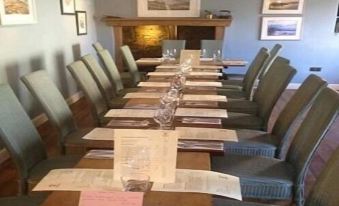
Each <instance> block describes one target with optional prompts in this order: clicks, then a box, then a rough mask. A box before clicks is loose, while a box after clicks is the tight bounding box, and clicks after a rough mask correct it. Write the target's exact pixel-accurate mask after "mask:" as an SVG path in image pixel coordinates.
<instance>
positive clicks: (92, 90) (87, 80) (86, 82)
mask: <svg viewBox="0 0 339 206" xmlns="http://www.w3.org/2000/svg"><path fill="white" fill-rule="evenodd" d="M67 69H68V70H69V72H70V73H71V75H72V76H73V78H74V79H75V81H76V82H77V83H78V85H79V86H80V88H81V90H82V91H83V92H84V94H85V97H86V99H87V101H88V102H89V103H90V105H91V112H92V115H93V118H94V120H95V122H96V123H97V125H99V126H101V125H105V124H106V123H107V119H105V118H104V115H105V113H106V112H107V111H108V109H109V107H108V106H107V104H106V101H105V99H104V97H103V96H102V94H101V92H100V90H99V87H98V86H97V84H96V82H95V80H94V78H93V76H92V75H91V73H90V72H89V71H88V69H87V68H86V65H85V63H83V62H82V61H76V62H73V63H71V64H69V65H68V66H67Z"/></svg>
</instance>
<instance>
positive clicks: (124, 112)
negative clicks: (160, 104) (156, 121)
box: [105, 109, 155, 118]
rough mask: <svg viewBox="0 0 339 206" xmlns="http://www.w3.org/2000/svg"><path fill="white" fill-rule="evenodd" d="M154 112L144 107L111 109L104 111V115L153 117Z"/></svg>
mask: <svg viewBox="0 0 339 206" xmlns="http://www.w3.org/2000/svg"><path fill="white" fill-rule="evenodd" d="M154 112H155V111H154V110H146V109H111V110H109V111H108V112H107V113H106V115H105V117H116V118H125V117H131V118H133V117H134V118H153V116H154Z"/></svg>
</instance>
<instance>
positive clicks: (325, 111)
mask: <svg viewBox="0 0 339 206" xmlns="http://www.w3.org/2000/svg"><path fill="white" fill-rule="evenodd" d="M324 105H326V106H324ZM338 109H339V95H338V93H337V92H336V91H334V90H332V89H330V88H325V89H323V90H322V91H321V92H320V94H319V95H318V97H317V98H316V99H315V101H314V103H313V105H312V106H311V108H310V110H309V112H308V113H307V115H306V117H305V119H304V121H303V122H302V123H301V125H300V127H299V128H298V129H297V131H296V134H295V136H294V138H293V141H292V143H291V145H290V147H289V149H288V153H287V155H286V159H285V160H280V159H275V158H267V157H260V156H242V155H232V154H228V155H225V156H220V157H217V156H216V157H213V158H212V171H217V172H222V173H226V174H230V175H235V176H238V177H239V178H240V185H241V193H242V196H243V197H245V198H260V199H284V200H285V199H291V198H292V197H293V199H294V201H295V203H296V205H297V206H301V205H302V203H303V202H304V196H303V195H304V181H305V175H306V172H307V170H308V167H309V164H310V161H311V159H312V157H313V155H314V153H315V151H316V149H317V148H318V146H319V144H320V142H321V141H322V140H323V138H324V137H325V135H326V133H327V131H328V129H329V127H330V126H331V125H332V123H333V122H334V120H335V118H336V117H337V114H338Z"/></svg>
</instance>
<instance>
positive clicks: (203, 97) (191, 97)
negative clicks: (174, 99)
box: [182, 94, 227, 102]
mask: <svg viewBox="0 0 339 206" xmlns="http://www.w3.org/2000/svg"><path fill="white" fill-rule="evenodd" d="M182 100H184V101H207V102H227V98H226V96H223V95H194V94H185V95H184V96H183V98H182Z"/></svg>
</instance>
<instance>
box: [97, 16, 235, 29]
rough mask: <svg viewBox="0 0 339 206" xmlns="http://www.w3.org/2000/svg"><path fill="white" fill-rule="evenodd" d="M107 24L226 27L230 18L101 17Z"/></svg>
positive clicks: (229, 22) (229, 23) (230, 20)
mask: <svg viewBox="0 0 339 206" xmlns="http://www.w3.org/2000/svg"><path fill="white" fill-rule="evenodd" d="M102 20H103V21H104V22H105V23H106V25H107V26H140V25H172V26H215V27H219V26H220V27H228V26H230V25H231V22H232V19H204V18H178V17H176V18H165V17H157V18H155V17H141V18H140V17H139V18H114V17H104V18H103V19H102Z"/></svg>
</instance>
